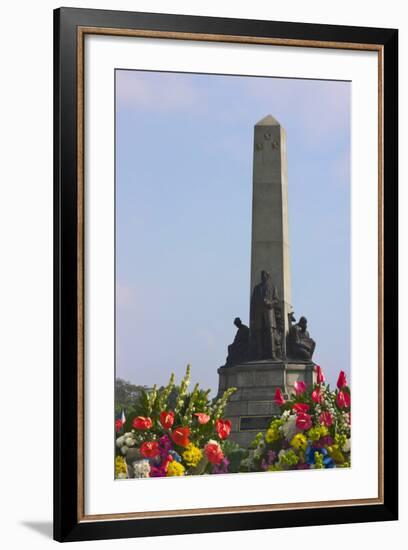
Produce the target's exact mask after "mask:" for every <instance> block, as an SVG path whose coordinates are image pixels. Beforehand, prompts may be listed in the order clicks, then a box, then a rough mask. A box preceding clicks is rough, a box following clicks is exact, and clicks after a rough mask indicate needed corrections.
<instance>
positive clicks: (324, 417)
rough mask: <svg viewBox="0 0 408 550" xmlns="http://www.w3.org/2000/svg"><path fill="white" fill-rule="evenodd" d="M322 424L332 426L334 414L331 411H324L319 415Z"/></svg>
mask: <svg viewBox="0 0 408 550" xmlns="http://www.w3.org/2000/svg"><path fill="white" fill-rule="evenodd" d="M319 421H320V424H323V426H327V427H329V426H331V425H332V424H333V416H332V414H331V413H329V411H324V412H322V413H320V416H319Z"/></svg>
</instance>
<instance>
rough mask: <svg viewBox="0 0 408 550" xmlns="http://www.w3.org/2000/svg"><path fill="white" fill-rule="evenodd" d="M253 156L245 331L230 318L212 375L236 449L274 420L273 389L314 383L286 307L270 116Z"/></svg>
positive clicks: (279, 175) (282, 154)
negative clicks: (224, 398) (228, 393)
mask: <svg viewBox="0 0 408 550" xmlns="http://www.w3.org/2000/svg"><path fill="white" fill-rule="evenodd" d="M253 155H254V156H253V190H252V193H253V194H252V248H251V288H250V308H249V309H250V314H249V331H246V330H245V328H246V329H248V327H245V325H243V323H242V321H241V320H240V319H238V318H237V319H238V321H239V323H240V324H236V323H235V324H236V326H237V328H238V332H237V335H236V338H235V340H234V342H233V343H232V344H231V345H230V346H228V357H227V361H226V364H225V366H223V367H220V368H219V369H218V373H219V390H218V393H219V394H221V393H222V392H223V391H224V390H225V389H226V388H229V387H236V388H237V391H236V392H235V393H234V394H233V395H232V397H231V398H230V402H229V403H228V405H227V408H226V411H225V416H226V417H228V418H229V419H230V420H231V423H232V431H231V439H232V440H233V441H236V442H237V443H239V444H240V445H241V446H243V447H247V446H248V445H249V444H250V443H251V441H252V440H253V438H254V436H255V435H256V433H258V432H259V431H263V430H265V429H266V428H267V427H268V426H269V424H270V422H271V419H272V418H273V416H274V415H277V414H279V407H278V406H277V405H276V404H275V403H274V395H275V391H276V389H277V388H280V389H281V390H282V391H283V392H284V393H286V394H290V393H292V392H294V384H295V382H296V381H297V380H303V381H305V382H306V383H307V384H312V383H313V382H314V381H315V365H314V363H313V362H312V356H313V352H314V348H315V342H314V340H312V338H311V337H310V335H309V332H308V331H307V320H306V318H305V317H301V318H300V319H299V322H298V323H296V319H295V316H294V312H293V308H292V302H291V277H290V249H289V218H288V177H287V160H286V135H285V130H284V128H283V127H282V126H281V125H280V124H279V122H278V121H277V120H276V119H275V118H273V117H272V116H271V115H268V116H266V117H265V118H263V119H262V120H260V121H259V122H258V123H257V124H256V125H255V129H254V153H253ZM237 319H236V320H235V321H237ZM241 326H243V327H245V328H244V329H243V330H241V332H240V327H241ZM248 336H249V337H248Z"/></svg>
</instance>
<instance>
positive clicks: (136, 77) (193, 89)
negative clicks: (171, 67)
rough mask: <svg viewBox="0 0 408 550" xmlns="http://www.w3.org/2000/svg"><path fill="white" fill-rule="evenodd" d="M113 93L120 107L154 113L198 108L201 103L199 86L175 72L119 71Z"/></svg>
mask: <svg viewBox="0 0 408 550" xmlns="http://www.w3.org/2000/svg"><path fill="white" fill-rule="evenodd" d="M116 93H117V95H116V101H117V102H118V104H120V105H121V106H122V107H123V108H126V109H129V110H134V109H137V110H140V109H143V110H145V111H151V112H154V113H157V112H165V113H169V112H180V111H185V110H186V109H199V108H200V103H201V101H202V98H201V94H200V89H199V87H197V86H195V85H194V83H193V82H192V81H191V80H190V79H188V78H185V77H183V75H182V74H178V73H165V74H164V73H159V72H151V73H149V72H146V71H125V70H119V71H116ZM200 100H201V101H200Z"/></svg>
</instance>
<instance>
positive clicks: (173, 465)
mask: <svg viewBox="0 0 408 550" xmlns="http://www.w3.org/2000/svg"><path fill="white" fill-rule="evenodd" d="M166 475H167V476H183V475H184V466H183V465H182V464H180V462H177V460H173V461H172V462H170V464H169V465H168V466H167V472H166Z"/></svg>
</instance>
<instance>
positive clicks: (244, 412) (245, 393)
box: [218, 359, 316, 448]
mask: <svg viewBox="0 0 408 550" xmlns="http://www.w3.org/2000/svg"><path fill="white" fill-rule="evenodd" d="M218 374H219V386H218V395H222V393H223V392H224V390H226V389H227V388H231V387H234V388H237V391H236V392H235V393H233V394H232V396H231V397H230V399H229V402H228V404H227V407H226V409H225V413H224V416H225V418H229V419H230V420H231V424H232V430H231V435H230V439H231V440H232V441H235V442H236V443H238V444H239V445H240V446H241V447H244V448H247V447H248V446H249V444H250V443H251V441H252V440H253V439H254V437H255V436H256V434H257V433H258V432H264V431H265V430H266V429H267V428H268V426H269V424H270V423H271V420H272V418H273V417H274V416H276V415H279V414H280V407H279V406H278V405H276V404H275V403H274V397H275V391H276V389H277V388H280V389H281V390H282V392H283V394H286V395H290V394H291V393H294V392H295V388H294V384H295V382H296V381H297V380H303V381H304V382H306V384H307V385H308V386H311V385H312V384H314V383H315V382H316V373H315V371H314V363H313V362H312V361H290V360H287V361H271V360H268V359H267V360H262V361H250V362H246V363H241V364H238V365H234V366H233V367H220V368H219V369H218Z"/></svg>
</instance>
